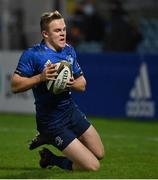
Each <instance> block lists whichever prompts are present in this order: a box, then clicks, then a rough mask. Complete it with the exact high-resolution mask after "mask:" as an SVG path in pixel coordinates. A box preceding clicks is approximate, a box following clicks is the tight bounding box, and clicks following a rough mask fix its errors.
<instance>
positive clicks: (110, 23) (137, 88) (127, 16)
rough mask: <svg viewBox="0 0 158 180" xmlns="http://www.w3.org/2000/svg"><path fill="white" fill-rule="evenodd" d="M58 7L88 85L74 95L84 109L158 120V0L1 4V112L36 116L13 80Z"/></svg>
mask: <svg viewBox="0 0 158 180" xmlns="http://www.w3.org/2000/svg"><path fill="white" fill-rule="evenodd" d="M56 9H57V10H59V11H60V12H61V13H62V14H63V16H64V17H65V21H66V24H67V42H68V43H70V44H72V45H73V46H74V47H75V49H76V51H77V54H78V61H79V63H80V64H81V67H82V68H83V70H84V72H85V76H86V78H87V81H88V85H87V91H86V93H84V94H82V95H79V94H74V96H75V98H76V100H77V101H78V103H79V104H80V105H81V107H83V110H84V111H85V112H86V113H87V114H88V115H93V116H101V117H102V116H103V117H132V118H143V119H144V118H145V119H157V118H158V113H157V103H158V102H157V101H158V71H157V69H158V60H157V59H158V54H157V52H158V0H143V1H142V0H100V1H97V0H27V1H26V0H0V12H1V16H0V39H1V41H0V98H1V100H0V112H24V113H30V112H34V106H33V103H32V102H33V98H32V93H31V92H29V91H28V92H26V93H22V94H20V95H13V94H12V93H11V90H10V77H11V75H12V73H13V72H14V70H15V68H16V64H17V62H18V59H19V57H20V55H21V53H22V51H23V50H24V49H26V48H29V47H31V46H32V45H33V44H36V43H39V42H40V41H41V34H40V27H39V21H40V16H41V14H42V13H43V12H45V11H54V10H56ZM95 104H98V106H97V107H96V106H95ZM13 105H14V106H13Z"/></svg>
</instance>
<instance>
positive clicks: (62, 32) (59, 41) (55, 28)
mask: <svg viewBox="0 0 158 180" xmlns="http://www.w3.org/2000/svg"><path fill="white" fill-rule="evenodd" d="M45 33H46V36H45V40H46V43H48V45H49V46H50V47H51V48H52V49H54V50H60V49H62V48H64V47H65V43H66V25H65V22H64V19H56V20H53V21H52V22H51V23H50V24H49V25H48V31H46V32H45Z"/></svg>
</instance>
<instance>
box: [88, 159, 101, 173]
mask: <svg viewBox="0 0 158 180" xmlns="http://www.w3.org/2000/svg"><path fill="white" fill-rule="evenodd" d="M99 169H100V163H99V161H98V160H96V161H95V162H93V163H90V164H89V165H88V166H87V167H86V170H88V171H98V170H99Z"/></svg>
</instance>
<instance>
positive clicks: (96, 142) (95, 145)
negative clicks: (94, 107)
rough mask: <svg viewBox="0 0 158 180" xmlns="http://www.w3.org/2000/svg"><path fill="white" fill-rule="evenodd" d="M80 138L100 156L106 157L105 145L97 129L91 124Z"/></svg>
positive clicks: (100, 157) (99, 157)
mask: <svg viewBox="0 0 158 180" xmlns="http://www.w3.org/2000/svg"><path fill="white" fill-rule="evenodd" d="M79 140H80V141H81V142H82V143H83V144H84V145H85V146H86V147H87V148H88V149H89V150H90V151H91V152H92V153H93V154H94V155H95V156H96V157H97V158H98V159H102V158H103V157H104V146H103V144H102V141H101V138H100V136H99V134H98V132H97V131H96V129H95V128H94V127H93V126H92V125H91V126H90V127H89V128H88V129H87V130H86V131H85V132H84V133H83V134H82V135H81V136H80V137H79Z"/></svg>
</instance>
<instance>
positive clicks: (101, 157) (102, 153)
mask: <svg viewBox="0 0 158 180" xmlns="http://www.w3.org/2000/svg"><path fill="white" fill-rule="evenodd" d="M104 156H105V151H104V149H101V150H100V152H99V153H98V155H97V158H98V159H99V160H101V159H103V158H104Z"/></svg>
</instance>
